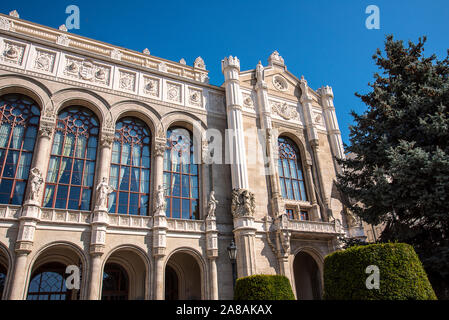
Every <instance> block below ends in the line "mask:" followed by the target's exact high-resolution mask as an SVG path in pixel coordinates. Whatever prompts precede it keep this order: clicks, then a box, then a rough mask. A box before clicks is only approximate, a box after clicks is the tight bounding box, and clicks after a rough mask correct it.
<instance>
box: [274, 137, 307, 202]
mask: <svg viewBox="0 0 449 320" xmlns="http://www.w3.org/2000/svg"><path fill="white" fill-rule="evenodd" d="M278 145H279V160H278V169H279V179H280V183H281V192H282V197H283V198H285V199H290V200H302V201H307V194H306V188H305V185H304V176H303V174H302V172H303V171H302V165H301V157H300V154H299V150H298V147H297V146H296V144H295V143H294V142H293V141H292V140H290V139H289V138H286V137H280V138H279V139H278Z"/></svg>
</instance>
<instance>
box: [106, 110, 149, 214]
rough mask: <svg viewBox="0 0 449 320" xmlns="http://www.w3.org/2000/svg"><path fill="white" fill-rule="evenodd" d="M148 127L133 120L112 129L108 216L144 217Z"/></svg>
mask: <svg viewBox="0 0 449 320" xmlns="http://www.w3.org/2000/svg"><path fill="white" fill-rule="evenodd" d="M150 143H151V135H150V130H149V129H148V127H147V126H146V125H145V123H143V122H142V121H140V120H139V119H136V118H129V117H128V118H123V119H121V120H120V121H119V122H117V124H116V127H115V138H114V145H113V147H112V160H111V171H110V176H109V182H110V184H111V186H112V187H113V188H114V192H112V193H111V194H110V195H109V212H113V213H121V214H132V215H148V206H149V199H150V196H149V195H150V194H149V192H150V150H151V149H150Z"/></svg>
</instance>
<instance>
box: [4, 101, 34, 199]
mask: <svg viewBox="0 0 449 320" xmlns="http://www.w3.org/2000/svg"><path fill="white" fill-rule="evenodd" d="M39 117H40V110H39V108H38V106H37V104H36V103H35V102H34V101H33V100H31V99H30V98H28V97H26V96H24V95H21V94H7V95H4V96H2V97H0V203H4V204H17V205H21V204H22V202H23V196H24V194H25V187H26V184H27V181H28V175H29V171H30V166H31V159H32V157H33V150H34V144H35V142H36V136H37V130H38V126H39Z"/></svg>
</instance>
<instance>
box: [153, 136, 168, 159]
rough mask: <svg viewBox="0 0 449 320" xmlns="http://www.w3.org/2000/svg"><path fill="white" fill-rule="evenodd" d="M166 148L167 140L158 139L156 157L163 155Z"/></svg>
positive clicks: (155, 147)
mask: <svg viewBox="0 0 449 320" xmlns="http://www.w3.org/2000/svg"><path fill="white" fill-rule="evenodd" d="M165 149H166V142H165V140H164V141H156V144H155V146H154V152H155V155H156V157H163V156H164V153H165Z"/></svg>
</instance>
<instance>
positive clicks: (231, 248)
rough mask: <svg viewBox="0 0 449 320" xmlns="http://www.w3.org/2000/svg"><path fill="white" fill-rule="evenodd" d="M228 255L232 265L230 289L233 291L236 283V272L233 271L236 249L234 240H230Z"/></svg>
mask: <svg viewBox="0 0 449 320" xmlns="http://www.w3.org/2000/svg"><path fill="white" fill-rule="evenodd" d="M228 254H229V260H231V265H232V288H234V289H235V282H236V281H237V272H236V270H235V264H236V261H237V247H236V246H235V243H234V239H232V241H231V244H230V245H229V246H228Z"/></svg>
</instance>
